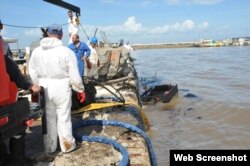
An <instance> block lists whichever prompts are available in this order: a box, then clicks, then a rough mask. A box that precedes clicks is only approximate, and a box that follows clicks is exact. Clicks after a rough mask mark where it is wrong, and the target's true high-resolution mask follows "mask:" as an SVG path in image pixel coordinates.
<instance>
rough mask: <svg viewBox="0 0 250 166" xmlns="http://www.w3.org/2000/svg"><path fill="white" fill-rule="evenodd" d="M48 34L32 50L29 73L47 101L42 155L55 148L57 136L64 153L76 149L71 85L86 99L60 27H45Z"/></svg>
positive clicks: (72, 54)
mask: <svg viewBox="0 0 250 166" xmlns="http://www.w3.org/2000/svg"><path fill="white" fill-rule="evenodd" d="M47 33H48V37H46V38H43V39H42V40H41V41H40V46H38V47H37V48H35V50H34V51H33V52H32V55H31V59H30V62H29V73H30V77H31V79H32V81H33V82H34V83H37V84H39V85H40V86H43V87H44V95H45V101H46V119H47V135H45V136H44V144H45V158H46V155H47V156H51V155H52V156H53V155H54V154H55V153H56V152H57V151H56V150H57V138H58V137H59V143H60V148H61V151H62V152H63V153H68V152H71V151H73V150H74V149H75V148H76V143H75V139H74V137H73V135H72V122H71V104H72V101H71V90H70V89H71V86H72V88H73V89H74V90H75V91H77V92H78V97H79V100H80V101H81V102H83V101H84V100H85V93H84V86H83V84H82V79H81V77H80V74H79V72H78V68H77V60H76V57H75V55H74V52H73V51H71V50H70V49H69V48H67V47H65V46H63V43H62V41H61V39H62V36H63V31H62V27H61V26H59V25H57V24H53V25H50V26H49V27H48V28H47Z"/></svg>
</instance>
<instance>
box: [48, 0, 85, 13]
mask: <svg viewBox="0 0 250 166" xmlns="http://www.w3.org/2000/svg"><path fill="white" fill-rule="evenodd" d="M43 1H45V2H48V3H52V4H54V5H57V6H60V7H63V8H65V9H68V10H72V11H73V12H75V13H76V15H77V16H80V15H81V9H80V8H79V7H77V6H74V5H71V4H69V3H67V2H64V1H62V0H43Z"/></svg>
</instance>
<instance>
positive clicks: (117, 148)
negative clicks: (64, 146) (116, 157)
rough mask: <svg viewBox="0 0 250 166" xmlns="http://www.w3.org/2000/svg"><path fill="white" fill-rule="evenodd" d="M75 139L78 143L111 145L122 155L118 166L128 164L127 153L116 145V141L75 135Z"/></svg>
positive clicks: (119, 145) (120, 146)
mask: <svg viewBox="0 0 250 166" xmlns="http://www.w3.org/2000/svg"><path fill="white" fill-rule="evenodd" d="M75 138H76V139H77V140H78V141H88V142H99V143H103V144H107V145H111V146H113V147H114V148H115V149H116V150H118V151H119V152H121V154H122V160H121V161H120V163H119V166H127V165H128V163H129V156H128V152H127V150H126V148H124V147H123V146H122V145H121V144H119V143H117V142H116V141H114V140H112V139H108V138H105V137H99V136H95V137H94V136H80V135H75Z"/></svg>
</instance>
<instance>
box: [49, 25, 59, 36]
mask: <svg viewBox="0 0 250 166" xmlns="http://www.w3.org/2000/svg"><path fill="white" fill-rule="evenodd" d="M48 33H50V34H53V35H62V34H63V31H62V27H61V26H60V25H57V24H52V25H50V26H48Z"/></svg>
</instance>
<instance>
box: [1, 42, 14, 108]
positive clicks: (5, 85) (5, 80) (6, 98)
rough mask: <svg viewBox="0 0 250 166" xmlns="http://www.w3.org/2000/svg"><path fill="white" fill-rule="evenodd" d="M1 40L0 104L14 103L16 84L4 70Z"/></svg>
mask: <svg viewBox="0 0 250 166" xmlns="http://www.w3.org/2000/svg"><path fill="white" fill-rule="evenodd" d="M2 42H3V41H2V39H0V78H1V79H0V87H1V90H0V106H3V105H6V104H12V103H15V102H16V99H17V87H16V84H15V83H13V82H11V81H10V77H9V75H8V73H7V71H6V65H5V60H4V53H3V43H2Z"/></svg>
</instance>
